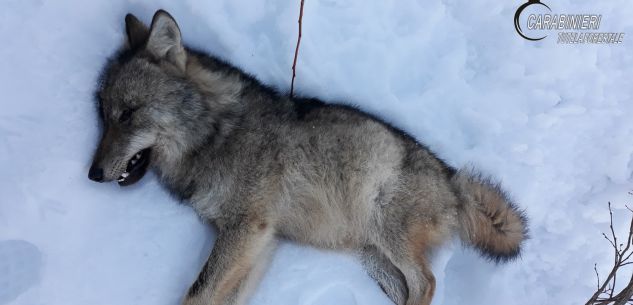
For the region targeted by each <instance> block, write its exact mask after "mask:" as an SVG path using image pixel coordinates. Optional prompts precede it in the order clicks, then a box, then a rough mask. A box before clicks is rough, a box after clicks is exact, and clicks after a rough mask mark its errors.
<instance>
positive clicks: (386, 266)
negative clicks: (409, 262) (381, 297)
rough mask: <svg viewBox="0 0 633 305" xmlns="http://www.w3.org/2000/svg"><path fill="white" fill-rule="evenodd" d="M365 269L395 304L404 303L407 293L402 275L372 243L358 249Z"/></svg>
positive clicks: (402, 304) (401, 304)
mask: <svg viewBox="0 0 633 305" xmlns="http://www.w3.org/2000/svg"><path fill="white" fill-rule="evenodd" d="M360 257H361V261H362V263H363V266H364V267H365V270H366V271H367V273H368V274H369V276H371V277H372V278H373V279H374V280H375V281H376V282H378V285H380V288H382V290H383V291H384V292H385V293H386V294H387V296H388V297H389V298H390V299H391V300H392V301H393V302H394V303H395V304H396V305H405V303H406V301H407V296H408V294H409V291H408V288H407V283H406V282H405V279H404V275H403V274H402V272H400V270H398V268H397V267H396V266H394V264H393V263H391V261H390V260H389V258H388V257H386V256H385V255H384V254H383V253H382V252H380V250H378V248H376V247H375V246H373V245H369V246H365V247H364V248H363V249H361V250H360Z"/></svg>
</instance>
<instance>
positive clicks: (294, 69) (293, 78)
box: [290, 0, 304, 97]
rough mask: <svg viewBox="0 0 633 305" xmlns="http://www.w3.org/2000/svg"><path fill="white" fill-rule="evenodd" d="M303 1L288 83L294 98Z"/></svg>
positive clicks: (291, 95)
mask: <svg viewBox="0 0 633 305" xmlns="http://www.w3.org/2000/svg"><path fill="white" fill-rule="evenodd" d="M303 1H304V0H301V7H300V8H299V21H298V22H299V36H297V47H296V48H295V58H294V60H293V61H292V81H291V82H290V97H293V96H294V91H295V76H296V75H297V56H299V45H300V44H301V25H302V21H303Z"/></svg>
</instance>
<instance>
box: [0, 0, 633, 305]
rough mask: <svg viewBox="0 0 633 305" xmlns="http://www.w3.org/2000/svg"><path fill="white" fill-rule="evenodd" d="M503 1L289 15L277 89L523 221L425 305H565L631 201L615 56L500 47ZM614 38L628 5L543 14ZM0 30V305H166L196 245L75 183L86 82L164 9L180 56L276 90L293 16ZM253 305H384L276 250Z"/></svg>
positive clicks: (156, 213) (334, 8)
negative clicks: (399, 145)
mask: <svg viewBox="0 0 633 305" xmlns="http://www.w3.org/2000/svg"><path fill="white" fill-rule="evenodd" d="M521 4H522V2H521V1H517V0H512V1H498V0H477V1H470V0H424V1H408V0H398V1H395V0H388V1H365V0H346V1H342V0H306V3H305V15H304V24H303V25H304V28H303V40H302V44H301V52H300V55H299V60H298V71H297V80H296V89H297V90H298V91H299V92H300V93H301V94H305V95H311V96H318V97H321V98H325V99H328V100H334V101H344V102H347V103H353V104H356V105H359V106H360V107H361V108H362V109H364V110H366V111H369V112H371V113H374V114H377V115H378V116H380V117H382V118H384V119H385V120H387V121H389V122H391V123H393V124H394V125H396V126H398V127H401V128H403V129H404V130H406V131H408V132H409V133H411V134H412V135H414V136H415V137H416V138H417V139H419V140H420V141H423V142H424V143H426V144H428V145H429V146H430V147H431V148H432V149H433V150H435V151H436V152H437V153H438V154H439V155H440V156H442V157H443V158H444V159H445V160H446V161H447V162H448V163H450V164H451V165H453V166H456V167H461V166H466V165H474V166H476V167H477V168H480V169H481V170H483V171H484V172H486V173H488V174H491V175H493V176H495V177H497V178H498V179H499V180H501V181H502V182H503V185H504V186H505V188H506V189H508V190H509V192H510V193H511V194H512V196H513V198H514V199H515V200H516V201H517V202H518V203H519V204H520V205H521V206H522V207H524V208H526V209H527V214H528V216H529V218H530V220H531V227H530V229H531V236H532V238H531V240H530V241H529V242H528V243H527V244H526V247H525V251H524V253H523V255H522V258H521V259H520V260H518V261H515V262H513V263H510V264H506V265H500V266H495V265H493V264H490V263H488V262H486V261H484V260H483V259H481V258H479V257H478V256H477V255H476V254H475V253H474V252H471V251H470V250H464V249H462V248H461V246H460V245H459V243H457V242H455V243H452V244H449V245H447V246H446V248H444V249H443V250H442V251H440V252H439V253H438V254H437V256H436V257H435V259H434V271H435V274H436V275H437V279H438V289H437V291H436V298H435V300H434V302H433V304H435V305H440V304H441V305H456V304H469V305H483V304H486V305H489V304H517V305H519V304H530V305H534V304H581V303H584V302H583V301H584V300H586V299H587V298H588V296H589V295H590V294H591V293H592V292H593V290H594V289H595V281H596V278H595V274H594V272H593V266H594V263H598V267H599V270H600V271H601V272H602V273H603V274H604V273H606V270H607V269H609V268H610V265H609V263H610V249H609V247H608V244H607V243H606V241H605V240H604V239H602V237H601V235H600V233H601V232H603V231H606V230H607V228H608V212H607V206H606V204H607V201H611V202H613V204H614V210H615V214H616V224H617V226H616V230H617V232H619V234H624V233H625V226H626V222H627V220H628V217H629V214H628V213H627V211H626V210H625V209H624V204H626V203H627V202H631V199H632V198H630V196H628V195H627V192H628V191H629V190H631V189H632V188H633V186H632V184H631V182H632V179H631V173H632V171H633V154H632V152H633V99H632V98H633V96H632V93H633V90H632V89H631V79H633V47H632V46H633V44H632V43H633V39H632V38H633V37H631V36H625V39H624V43H623V44H621V45H557V44H556V39H555V37H548V38H547V39H545V40H543V41H541V42H530V41H527V40H524V39H522V38H520V37H519V36H518V35H517V33H516V32H515V30H514V27H513V23H512V17H513V15H514V11H515V10H516V8H517V7H518V6H519V5H521ZM548 4H549V5H550V7H553V8H555V9H556V10H558V11H565V12H569V13H578V12H586V13H595V14H602V15H603V17H602V26H601V30H604V31H617V32H626V33H627V34H628V35H633V19H632V18H631V13H633V3H632V2H631V1H630V0H610V1H589V0H578V1H571V0H557V1H555V2H554V1H551V3H548ZM1 5H2V7H3V8H2V10H0V41H2V47H1V48H0V58H1V59H2V65H1V68H0V92H1V94H2V98H1V99H0V103H1V108H0V109H1V110H0V169H1V170H2V176H1V178H0V182H1V183H0V194H2V195H1V198H0V304H12V305H83V304H91V305H111V304H136V305H145V304H148V305H149V304H151V305H162V304H165V305H167V304H171V305H176V304H178V302H179V299H180V298H181V296H182V295H183V294H184V292H185V290H186V289H187V287H188V285H189V284H190V283H191V282H192V281H193V280H194V279H195V277H196V276H197V272H198V270H199V268H200V266H201V265H202V264H203V261H204V259H205V258H206V256H207V254H208V252H209V251H210V249H211V247H212V244H213V239H214V233H213V231H212V230H211V229H209V228H207V227H206V226H205V225H203V224H202V223H200V221H199V220H198V218H197V216H196V215H195V213H194V212H193V211H192V210H191V209H190V208H188V207H187V206H185V205H181V204H178V203H177V202H176V201H175V200H174V199H172V198H171V197H170V196H169V195H168V194H167V193H166V192H165V191H163V190H162V189H161V187H160V186H159V184H158V183H157V181H156V178H155V177H154V176H153V175H149V176H148V177H146V178H144V179H143V180H142V181H141V182H140V183H138V185H135V186H132V187H130V188H126V189H121V188H119V187H118V186H116V185H115V184H109V185H108V184H97V183H93V182H91V181H89V180H88V179H87V172H88V167H89V164H90V158H91V155H92V152H93V149H94V147H95V145H96V140H97V137H98V128H97V123H96V119H97V118H96V112H95V105H94V100H93V96H92V94H93V90H94V87H95V80H96V78H97V76H98V73H99V71H100V69H101V67H102V65H103V64H104V62H105V60H106V58H107V57H108V56H110V55H111V54H112V53H113V52H114V51H115V49H117V48H118V47H119V45H120V43H121V42H122V41H123V39H124V36H123V34H124V30H123V17H124V16H125V14H126V13H128V12H132V13H134V14H136V15H137V16H139V17H140V18H141V19H142V20H144V21H145V22H149V20H150V18H151V16H152V14H153V12H154V11H155V10H157V9H158V8H164V9H166V10H168V11H169V12H171V13H172V14H173V15H174V16H175V18H176V19H177V20H178V22H179V24H180V27H181V30H182V33H183V36H184V40H185V42H187V43H188V44H189V45H191V46H195V47H197V48H201V49H203V50H206V51H208V52H210V53H212V54H216V55H218V56H220V57H222V58H225V59H227V60H228V61H230V62H232V63H234V64H235V65H237V66H239V67H241V68H242V69H244V70H246V71H248V72H250V73H252V74H254V75H256V76H257V77H258V78H259V79H260V80H262V81H263V82H265V83H267V84H270V85H273V86H275V87H277V88H280V89H282V90H288V88H289V84H290V76H291V71H290V67H291V65H292V57H293V52H294V46H295V42H296V34H297V22H296V18H297V16H298V10H299V1H298V0H297V1H270V0H269V1H266V0H224V1H219V0H185V1H173V2H169V1H165V0H163V1H161V0H156V1H149V0H129V1H122V0H108V1H78V0H77V1H71V0H66V1H42V0H4V1H2V4H1ZM251 304H259V305H355V304H358V305H382V304H391V303H390V301H389V299H388V298H387V297H386V296H385V295H384V294H383V293H382V291H381V290H380V288H379V287H378V286H377V285H376V284H375V283H374V282H373V281H372V280H371V279H370V278H369V277H368V276H367V275H365V273H364V271H363V269H362V268H361V266H360V264H359V262H358V260H357V259H356V258H354V257H353V256H351V255H349V254H346V253H339V252H332V251H324V250H319V249H314V248H310V247H307V246H302V245H297V244H294V243H291V242H284V243H282V244H281V245H280V247H279V249H278V250H277V252H276V254H275V256H274V259H273V261H272V265H271V266H270V268H269V269H268V271H267V273H266V274H265V276H264V279H263V282H262V283H261V285H260V286H259V288H258V289H257V291H256V293H255V295H254V296H253V298H252V300H251Z"/></svg>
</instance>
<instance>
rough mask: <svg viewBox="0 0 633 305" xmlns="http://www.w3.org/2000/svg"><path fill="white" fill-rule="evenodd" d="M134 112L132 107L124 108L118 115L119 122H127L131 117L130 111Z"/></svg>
mask: <svg viewBox="0 0 633 305" xmlns="http://www.w3.org/2000/svg"><path fill="white" fill-rule="evenodd" d="M133 112H134V110H133V109H126V110H124V111H123V113H121V116H120V117H119V122H120V123H123V122H127V121H128V120H130V118H131V117H132V113H133Z"/></svg>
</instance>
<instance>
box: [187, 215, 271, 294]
mask: <svg viewBox="0 0 633 305" xmlns="http://www.w3.org/2000/svg"><path fill="white" fill-rule="evenodd" d="M273 227H274V226H273V225H272V224H269V223H267V222H266V221H264V220H261V219H256V220H253V219H250V220H246V219H242V220H239V221H235V223H232V224H228V225H226V226H224V228H218V229H219V234H218V238H217V240H216V243H215V245H214V247H213V250H212V252H211V255H210V256H209V259H208V261H207V263H206V264H205V266H204V268H203V269H202V271H201V272H200V275H199V276H198V279H197V280H196V281H195V282H194V283H193V285H191V288H189V292H188V293H187V295H186V296H185V299H184V300H183V302H182V304H183V305H242V304H244V303H245V302H246V300H247V298H248V296H249V292H250V291H249V290H251V289H249V288H252V287H253V286H254V285H253V284H254V282H256V281H257V279H258V278H259V275H260V274H261V273H262V271H263V270H264V267H265V265H266V263H267V262H268V260H269V256H270V254H271V252H272V249H273V248H274V245H275V244H276V237H275V232H274V228H273Z"/></svg>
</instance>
